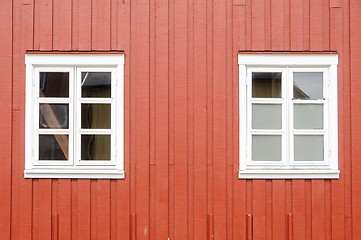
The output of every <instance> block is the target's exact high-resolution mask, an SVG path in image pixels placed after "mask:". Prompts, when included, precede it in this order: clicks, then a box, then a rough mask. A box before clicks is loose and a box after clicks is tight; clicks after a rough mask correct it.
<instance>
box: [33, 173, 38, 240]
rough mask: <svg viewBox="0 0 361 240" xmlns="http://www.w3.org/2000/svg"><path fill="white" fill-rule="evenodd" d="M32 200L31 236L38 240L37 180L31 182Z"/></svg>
mask: <svg viewBox="0 0 361 240" xmlns="http://www.w3.org/2000/svg"><path fill="white" fill-rule="evenodd" d="M32 183H33V194H32V196H33V199H32V203H33V206H32V223H33V224H32V229H31V232H32V236H31V238H32V239H34V240H38V239H39V194H38V193H39V179H34V180H33V182H32Z"/></svg>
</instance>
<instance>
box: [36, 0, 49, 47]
mask: <svg viewBox="0 0 361 240" xmlns="http://www.w3.org/2000/svg"><path fill="white" fill-rule="evenodd" d="M52 8H53V4H52V1H47V0H35V28H34V41H35V42H34V47H35V49H39V50H47V51H49V50H52V49H53V44H52V43H53V41H52V37H53V27H52V23H53V9H52Z"/></svg>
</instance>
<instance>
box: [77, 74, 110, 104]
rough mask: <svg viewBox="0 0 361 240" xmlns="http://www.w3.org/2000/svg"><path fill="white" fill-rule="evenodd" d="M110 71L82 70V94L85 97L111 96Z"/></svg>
mask: <svg viewBox="0 0 361 240" xmlns="http://www.w3.org/2000/svg"><path fill="white" fill-rule="evenodd" d="M110 89H111V73H110V72H82V73H81V96H82V97H83V98H110V97H111V91H110Z"/></svg>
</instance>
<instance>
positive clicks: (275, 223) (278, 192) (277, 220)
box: [272, 180, 286, 240]
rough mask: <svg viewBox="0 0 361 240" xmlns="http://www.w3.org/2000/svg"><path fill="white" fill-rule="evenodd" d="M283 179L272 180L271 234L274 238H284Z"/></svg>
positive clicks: (284, 196)
mask: <svg viewBox="0 0 361 240" xmlns="http://www.w3.org/2000/svg"><path fill="white" fill-rule="evenodd" d="M285 192H286V190H285V181H284V180H273V181H272V213H273V214H272V234H273V236H274V238H276V239H280V240H281V239H286V236H285V233H286V231H285V229H286V211H285V202H286V195H285Z"/></svg>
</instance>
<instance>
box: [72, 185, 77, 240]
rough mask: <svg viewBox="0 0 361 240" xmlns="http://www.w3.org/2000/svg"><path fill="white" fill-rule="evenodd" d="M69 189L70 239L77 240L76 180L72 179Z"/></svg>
mask: <svg viewBox="0 0 361 240" xmlns="http://www.w3.org/2000/svg"><path fill="white" fill-rule="evenodd" d="M70 187H71V193H70V194H71V210H70V214H71V239H73V240H77V239H78V219H79V218H78V216H79V214H78V213H79V208H78V205H79V204H78V180H77V179H73V180H71V181H70Z"/></svg>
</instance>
